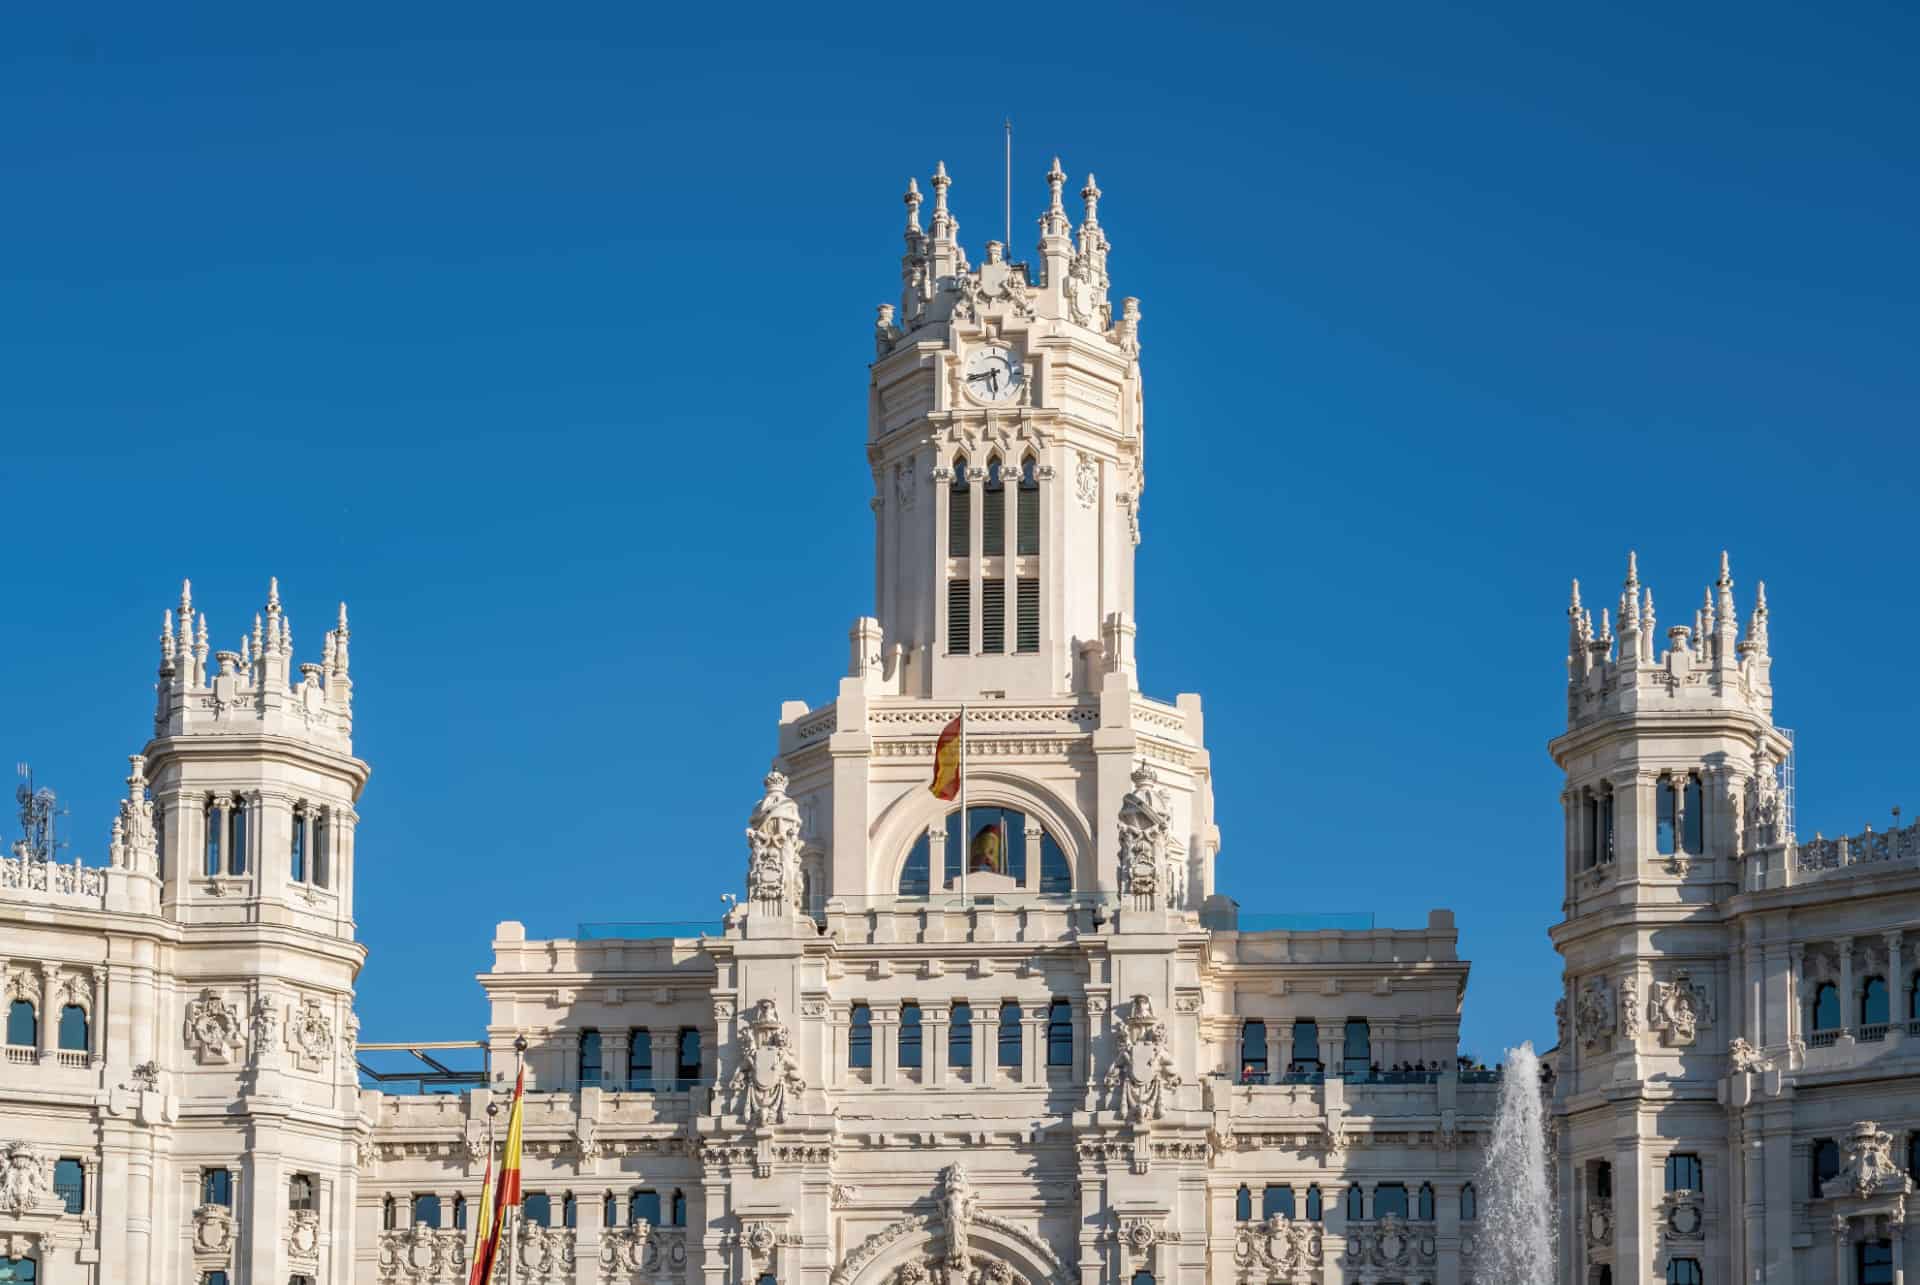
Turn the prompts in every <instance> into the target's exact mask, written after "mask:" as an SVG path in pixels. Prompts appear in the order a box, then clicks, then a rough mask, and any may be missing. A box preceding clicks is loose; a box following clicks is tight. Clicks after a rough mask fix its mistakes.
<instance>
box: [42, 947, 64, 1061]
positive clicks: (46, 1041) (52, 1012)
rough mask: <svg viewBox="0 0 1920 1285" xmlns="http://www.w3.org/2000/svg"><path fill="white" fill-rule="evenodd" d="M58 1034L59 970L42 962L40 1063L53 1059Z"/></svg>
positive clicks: (57, 1044)
mask: <svg viewBox="0 0 1920 1285" xmlns="http://www.w3.org/2000/svg"><path fill="white" fill-rule="evenodd" d="M59 1034H60V995H59V970H58V969H55V968H52V967H49V966H48V965H46V964H42V965H40V1062H41V1064H42V1065H45V1064H46V1063H49V1062H51V1061H53V1054H54V1050H55V1049H56V1048H57V1047H59Z"/></svg>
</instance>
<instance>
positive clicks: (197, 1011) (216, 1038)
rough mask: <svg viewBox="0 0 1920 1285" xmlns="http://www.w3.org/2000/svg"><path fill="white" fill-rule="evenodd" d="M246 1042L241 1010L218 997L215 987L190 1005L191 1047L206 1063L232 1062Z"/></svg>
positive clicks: (188, 1042) (189, 1042)
mask: <svg viewBox="0 0 1920 1285" xmlns="http://www.w3.org/2000/svg"><path fill="white" fill-rule="evenodd" d="M245 1042H246V1036H245V1035H244V1034H242V1032H241V1024H240V1012H239V1010H238V1009H236V1008H235V1007H234V1006H233V1005H231V1004H229V1003H227V1001H226V1000H224V999H221V998H220V996H218V995H216V994H214V992H213V990H212V988H211V987H209V988H208V989H206V990H203V991H201V992H200V997H199V998H198V999H195V1000H193V1001H191V1002H190V1003H189V1004H188V1005H187V1047H189V1048H191V1049H193V1051H194V1052H195V1053H196V1054H198V1055H199V1058H200V1060H201V1061H202V1062H211V1063H219V1062H231V1061H233V1055H234V1052H235V1050H237V1049H239V1048H240V1047H241V1046H242V1045H243V1044H244V1043H245Z"/></svg>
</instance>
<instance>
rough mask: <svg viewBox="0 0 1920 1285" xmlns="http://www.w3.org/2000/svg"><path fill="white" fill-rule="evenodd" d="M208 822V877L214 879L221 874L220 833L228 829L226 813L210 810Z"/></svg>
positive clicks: (208, 810) (207, 815) (215, 808)
mask: <svg viewBox="0 0 1920 1285" xmlns="http://www.w3.org/2000/svg"><path fill="white" fill-rule="evenodd" d="M206 821H207V860H206V872H205V873H206V875H207V877H208V878H212V877H214V876H215V875H218V874H219V873H220V831H221V830H222V829H224V828H225V827H226V823H227V818H226V813H224V812H222V811H221V810H220V809H219V808H217V807H213V808H208V809H207V811H206Z"/></svg>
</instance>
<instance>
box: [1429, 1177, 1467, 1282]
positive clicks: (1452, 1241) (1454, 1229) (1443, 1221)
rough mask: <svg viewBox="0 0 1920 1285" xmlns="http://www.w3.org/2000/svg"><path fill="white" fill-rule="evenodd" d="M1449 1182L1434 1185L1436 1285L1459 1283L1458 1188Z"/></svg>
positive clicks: (1459, 1184) (1458, 1184)
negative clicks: (1437, 1273)
mask: <svg viewBox="0 0 1920 1285" xmlns="http://www.w3.org/2000/svg"><path fill="white" fill-rule="evenodd" d="M1461 1186H1462V1184H1461V1183H1458V1182H1449V1183H1445V1184H1443V1185H1437V1186H1435V1187H1434V1191H1433V1198H1434V1200H1435V1201H1436V1202H1437V1203H1438V1206H1439V1207H1438V1208H1436V1209H1435V1210H1434V1211H1433V1213H1434V1236H1435V1240H1436V1242H1437V1243H1438V1245H1439V1251H1440V1252H1439V1260H1438V1262H1437V1264H1436V1266H1437V1267H1438V1269H1439V1275H1438V1277H1437V1285H1460V1188H1461Z"/></svg>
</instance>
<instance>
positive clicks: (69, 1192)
mask: <svg viewBox="0 0 1920 1285" xmlns="http://www.w3.org/2000/svg"><path fill="white" fill-rule="evenodd" d="M53 1194H54V1195H56V1196H58V1197H59V1198H60V1203H61V1204H62V1205H64V1206H66V1210H67V1212H68V1213H70V1214H84V1213H86V1212H87V1170H86V1166H84V1165H82V1164H81V1163H80V1162H79V1161H78V1160H75V1159H73V1158H72V1157H70V1156H69V1157H65V1158H63V1159H61V1160H59V1161H57V1162H56V1163H55V1164H54V1166H53Z"/></svg>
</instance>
